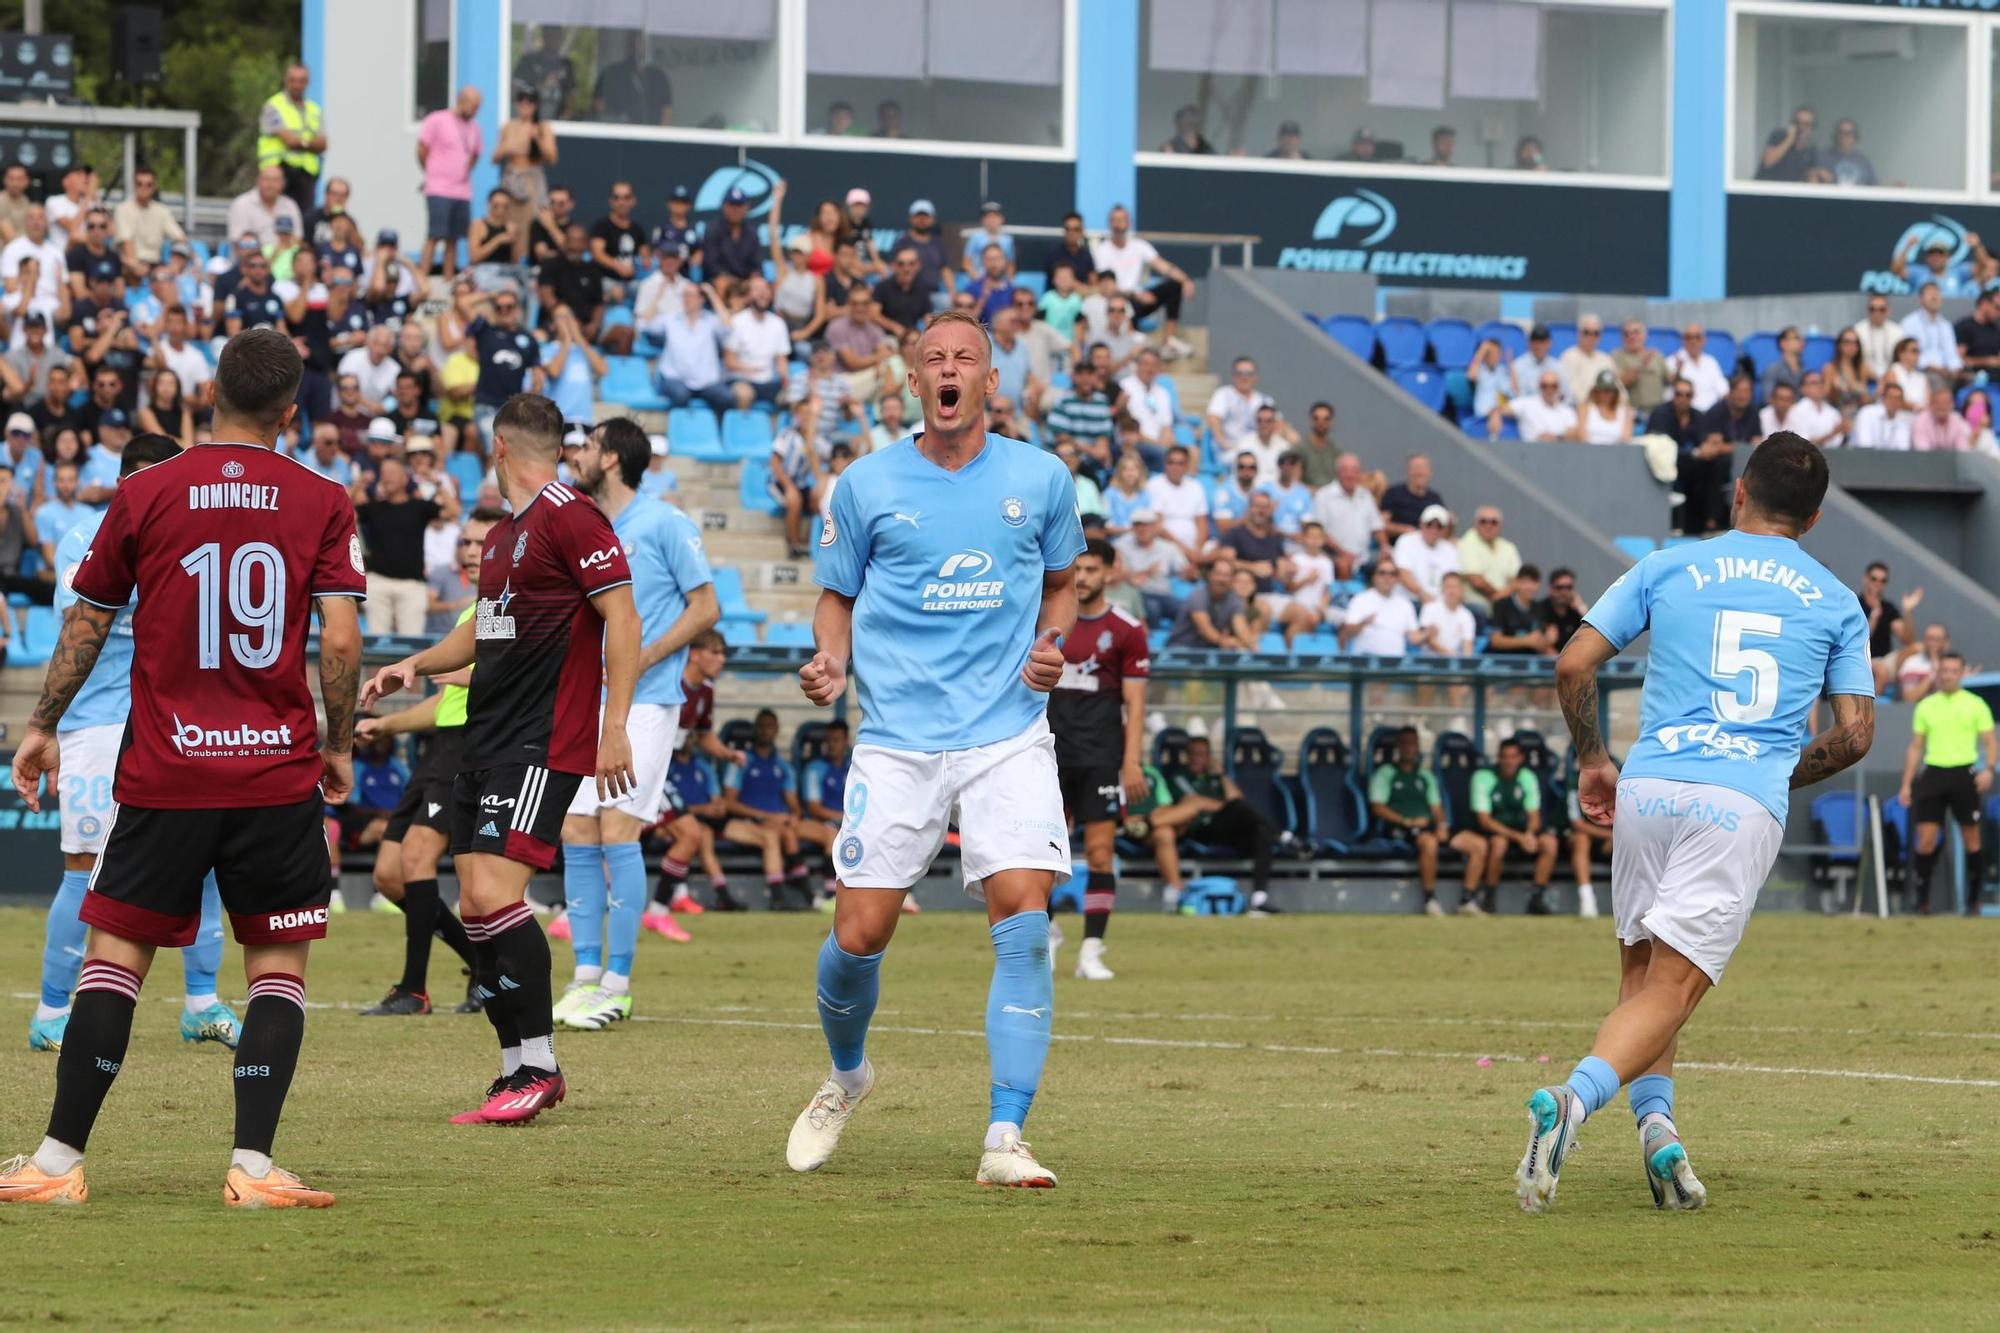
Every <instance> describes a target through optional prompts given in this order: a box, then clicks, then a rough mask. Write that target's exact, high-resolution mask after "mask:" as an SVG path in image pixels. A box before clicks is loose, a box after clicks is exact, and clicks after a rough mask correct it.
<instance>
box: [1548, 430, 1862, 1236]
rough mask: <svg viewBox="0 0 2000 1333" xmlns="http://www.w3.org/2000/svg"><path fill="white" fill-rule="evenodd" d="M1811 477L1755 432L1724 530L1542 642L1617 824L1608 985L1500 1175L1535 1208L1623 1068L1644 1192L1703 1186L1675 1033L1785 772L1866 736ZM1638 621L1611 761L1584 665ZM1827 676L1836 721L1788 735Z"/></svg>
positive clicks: (1590, 790) (1796, 779) (1730, 933)
mask: <svg viewBox="0 0 2000 1333" xmlns="http://www.w3.org/2000/svg"><path fill="white" fill-rule="evenodd" d="M1826 485H1827V471H1826V459H1825V457H1824V456H1822V455H1821V453H1820V451H1819V450H1818V449H1817V448H1816V447H1815V446H1813V445H1812V444H1811V443H1810V442H1808V441H1807V440H1805V439H1804V438H1802V437H1800V436H1798V435H1795V434H1793V433H1792V432H1791V431H1779V432H1777V433H1776V434H1774V435H1771V436H1769V437H1768V438H1766V439H1765V441H1764V442H1763V443H1762V444H1761V445H1759V446H1758V447H1757V451H1756V452H1755V453H1753V454H1752V455H1751V456H1750V461H1749V462H1748V463H1747V464H1745V465H1744V468H1743V475H1742V476H1741V477H1739V478H1738V479H1737V482H1736V497H1735V504H1734V506H1733V509H1732V514H1731V519H1732V525H1733V527H1734V531H1732V532H1728V533H1725V534H1723V535H1722V536H1719V537H1714V538H1711V539H1710V540H1708V541H1705V542H1703V543H1701V544H1700V545H1699V546H1677V547H1673V548H1671V549H1668V550H1663V551H1656V552H1654V553H1653V554H1652V555H1649V556H1646V557H1645V558H1644V559H1642V560H1640V561H1639V563H1638V564H1636V565H1634V566H1633V567H1632V568H1631V569H1628V570H1626V571H1625V574H1624V576H1623V577H1621V578H1620V579H1619V580H1618V581H1617V582H1616V583H1614V584H1612V585H1611V587H1610V589H1609V590H1607V591H1606V592H1605V594H1604V596H1603V597H1601V598H1599V599H1598V602H1597V604H1596V605H1595V606H1593V607H1592V608H1591V609H1590V612H1589V614H1588V615H1587V616H1585V618H1584V623H1583V625H1582V626H1581V627H1579V628H1578V630H1577V631H1576V634H1575V636H1574V637H1572V638H1571V639H1570V641H1569V644H1568V646H1567V647H1565V648H1564V649H1563V653H1562V656H1561V658H1559V659H1558V660H1557V662H1556V692H1557V695H1558V696H1559V697H1560V699H1561V701H1562V710H1563V717H1564V718H1565V719H1566V720H1567V721H1568V723H1569V730H1570V735H1571V737H1572V738H1573V739H1574V740H1575V741H1576V755H1577V764H1578V770H1577V802H1578V804H1579V806H1580V807H1581V808H1582V810H1583V813H1584V814H1585V815H1587V816H1589V817H1590V818H1591V819H1593V820H1595V821H1596V822H1597V823H1600V824H1603V823H1607V822H1609V823H1611V825H1612V827H1613V829H1614V830H1615V837H1614V841H1613V844H1612V852H1611V910H1612V915H1613V916H1614V917H1615V918H1616V920H1617V923H1618V939H1619V947H1620V954H1619V962H1620V979H1619V996H1620V999H1619V1004H1618V1007H1617V1008H1615V1009H1613V1010H1612V1011H1611V1015H1610V1017H1608V1018H1606V1019H1605V1020H1604V1023H1603V1025H1602V1026H1601V1027H1599V1028H1598V1030H1597V1040H1596V1041H1595V1042H1594V1043H1593V1044H1592V1046H1591V1049H1590V1054H1589V1055H1587V1056H1585V1057H1584V1058H1583V1059H1582V1060H1581V1061H1579V1062H1578V1064H1577V1066H1576V1068H1575V1070H1573V1071H1572V1072H1571V1074H1570V1076H1569V1081H1568V1082H1567V1083H1564V1084H1562V1085H1561V1086H1559V1087H1548V1088H1541V1089H1539V1090H1537V1091H1536V1092H1535V1094H1534V1095H1533V1096H1532V1097H1530V1098H1529V1099H1528V1120H1529V1123H1530V1126H1531V1128H1530V1131H1529V1134H1528V1150H1527V1152H1526V1154H1525V1155H1523V1157H1522V1159H1521V1165H1520V1169H1519V1170H1518V1171H1517V1172H1516V1173H1515V1184H1516V1188H1517V1193H1518V1195H1519V1198H1520V1202H1521V1207H1522V1208H1524V1209H1526V1210H1528V1211H1530V1212H1538V1211H1540V1210H1542V1209H1544V1208H1547V1207H1548V1206H1549V1205H1550V1204H1551V1203H1553V1202H1554V1201H1555V1194H1556V1176H1557V1173H1558V1172H1559V1171H1561V1170H1562V1165H1563V1158H1564V1157H1565V1156H1566V1155H1567V1154H1568V1152H1569V1149H1570V1147H1571V1145H1572V1144H1573V1143H1574V1141H1575V1138H1576V1132H1577V1130H1578V1128H1579V1127H1580V1126H1581V1125H1582V1124H1583V1122H1584V1119H1585V1117H1587V1116H1589V1115H1591V1114H1594V1113H1595V1112H1596V1111H1597V1110H1598V1109H1599V1108H1601V1107H1602V1106H1604V1105H1605V1104H1606V1103H1607V1102H1609V1101H1610V1100H1611V1099H1612V1097H1613V1096H1615V1095H1616V1094H1617V1092H1618V1089H1619V1087H1620V1086H1621V1085H1623V1084H1626V1083H1630V1084H1631V1088H1632V1092H1631V1100H1632V1114H1633V1117H1634V1118H1635V1119H1636V1120H1637V1121H1638V1124H1639V1143H1640V1151H1641V1155H1642V1157H1643V1159H1644V1164H1645V1173H1646V1184H1647V1185H1648V1187H1650V1189H1651V1190H1652V1194H1653V1202H1654V1205H1655V1206H1656V1207H1662V1208H1699V1207H1701V1206H1702V1204H1703V1203H1704V1202H1706V1200H1707V1197H1708V1195H1707V1191H1706V1190H1705V1189H1704V1188H1703V1187H1702V1184H1701V1182H1700V1181H1699V1180H1697V1179H1696V1178H1695V1174H1694V1170H1693V1168H1692V1167H1690V1166H1689V1165H1688V1159H1687V1151H1686V1149H1684V1148H1683V1147H1682V1145H1681V1142H1680V1136H1679V1134H1678V1133H1677V1132H1676V1131H1675V1129H1674V1120H1673V1115H1674V1084H1673V1060H1674V1046H1675V1043H1676V1041H1677V1040H1678V1037H1679V1033H1680V1030H1681V1027H1682V1025H1684V1024H1685V1023H1686V1022H1687V1020H1688V1018H1689V1017H1690V1016H1691V1015H1692V1014H1693V1013H1694V1009H1695V1006H1696V1005H1697V1004H1699V1003H1700V1002H1701V997H1702V996H1703V995H1705V994H1707V992H1708V989H1709V987H1711V986H1713V985H1715V984H1716V983H1718V982H1720V981H1721V980H1722V970H1723V968H1724V967H1725V966H1726V965H1727V964H1728V962H1729V956H1730V955H1731V954H1732V953H1734V952H1735V950H1736V945H1737V943H1738V942H1739V941H1740V940H1741V939H1742V938H1743V929H1744V927H1745V926H1746V925H1747V924H1748V923H1749V920H1750V911H1751V909H1752V908H1753V907H1754V906H1755V905H1756V902H1757V891H1758V889H1759V888H1761V887H1762V886H1763V883H1764V878H1765V876H1766V875H1768V874H1769V873H1770V870H1771V863H1772V862H1773V860H1775V859H1776V857H1777V854H1778V844H1779V843H1780V842H1781V841H1783V838H1784V821H1785V813H1786V809H1787V807H1788V804H1789V801H1788V796H1789V792H1790V790H1791V789H1792V788H1796V787H1805V786H1809V785H1811V784H1812V783H1815V782H1818V781H1820V780H1821V779H1823V778H1827V777H1831V776H1832V775H1833V774H1835V773H1838V772H1840V771H1841V770H1842V769H1844V768H1846V767H1848V766H1849V765H1850V764H1853V763H1855V762H1856V761H1857V760H1859V759H1860V758H1861V757H1862V756H1863V755H1865V754H1867V753H1868V746H1869V744H1870V742H1871V741H1873V739H1874V736H1875V677H1874V673H1873V671H1872V669H1871V668H1870V665H1869V661H1868V619H1867V617H1866V616H1864V615H1863V614H1862V612H1861V604H1860V603H1859V602H1858V601H1857V600H1856V599H1855V596H1854V594H1853V593H1852V592H1850V591H1848V590H1847V588H1845V587H1844V586H1842V585H1841V583H1840V582H1839V580H1837V579H1835V578H1834V577H1833V575H1832V574H1831V573H1829V572H1828V571H1827V569H1826V567H1825V566H1824V565H1822V564H1820V563H1819V561H1817V560H1815V559H1813V558H1812V557H1811V556H1810V555H1807V554H1806V553H1805V551H1803V550H1802V549H1800V547H1799V542H1798V539H1799V537H1800V536H1801V535H1802V534H1803V533H1805V532H1807V531H1809V530H1810V529H1811V528H1812V526H1813V524H1814V523H1816V522H1818V521H1819V506H1820V501H1821V500H1822V499H1823V498H1824V497H1825V495H1826ZM1649 629H1650V630H1651V631H1652V641H1651V642H1652V648H1651V652H1650V653H1649V655H1648V657H1647V662H1646V687H1645V694H1644V696H1643V700H1642V702H1641V704H1640V712H1639V739H1638V741H1637V742H1636V743H1635V744H1634V745H1633V747H1632V750H1631V753H1630V754H1629V755H1627V756H1626V760H1625V770H1624V773H1623V775H1622V776H1621V775H1620V773H1619V770H1618V765H1617V764H1615V763H1613V762H1612V760H1611V757H1610V755H1609V754H1608V753H1607V752H1606V751H1605V748H1604V737H1603V735H1602V734H1601V733H1600V731H1599V729H1598V717H1597V670H1598V668H1599V667H1601V666H1602V665H1604V663H1606V662H1608V661H1610V660H1611V659H1612V658H1614V657H1616V656H1617V655H1618V653H1619V651H1620V650H1621V649H1622V648H1624V646H1625V645H1626V644H1628V643H1630V642H1631V641H1632V640H1633V639H1635V638H1637V637H1638V636H1639V635H1640V634H1641V633H1643V632H1645V631H1647V630H1649ZM1822 692H1824V693H1826V694H1828V695H1831V696H1832V703H1833V725H1832V726H1831V727H1830V728H1828V729H1827V730H1826V731H1823V732H1821V733H1820V734H1819V735H1817V736H1814V737H1813V738H1812V739H1811V740H1810V741H1807V742H1806V743H1805V751H1804V754H1803V755H1801V753H1800V742H1801V741H1802V740H1803V739H1804V736H1805V728H1806V717H1807V713H1808V712H1809V711H1810V709H1811V708H1812V706H1813V701H1814V700H1815V699H1817V698H1818V697H1819V696H1820V694H1821V693H1822ZM1614 807H1615V815H1614Z"/></svg>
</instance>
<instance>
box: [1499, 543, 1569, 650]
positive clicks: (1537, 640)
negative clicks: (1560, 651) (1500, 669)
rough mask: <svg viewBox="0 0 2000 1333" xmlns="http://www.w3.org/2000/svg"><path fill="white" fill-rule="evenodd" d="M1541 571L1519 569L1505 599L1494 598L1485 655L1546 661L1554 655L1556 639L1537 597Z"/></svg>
mask: <svg viewBox="0 0 2000 1333" xmlns="http://www.w3.org/2000/svg"><path fill="white" fill-rule="evenodd" d="M1541 589H1542V571H1541V570H1540V569H1539V568H1538V567H1536V566H1534V565H1522V566H1521V567H1520V568H1519V569H1517V570H1515V571H1514V579H1513V582H1512V584H1511V585H1510V587H1509V589H1508V592H1507V595H1506V596H1504V597H1498V598H1495V599H1494V601H1493V610H1492V612H1491V614H1489V615H1488V617H1487V637H1486V651H1487V652H1489V653H1503V654H1511V655H1514V656H1520V657H1549V656H1553V655H1554V653H1555V635H1554V632H1553V631H1552V630H1551V629H1550V627H1549V624H1548V622H1547V621H1546V620H1545V619H1544V618H1543V616H1542V603H1541V600H1540V596H1539V594H1540V593H1541Z"/></svg>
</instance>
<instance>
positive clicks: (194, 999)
mask: <svg viewBox="0 0 2000 1333" xmlns="http://www.w3.org/2000/svg"><path fill="white" fill-rule="evenodd" d="M181 1003H182V1004H184V1005H186V1006H187V1011H188V1012H189V1013H191V1014H198V1013H200V1012H201V1011H202V1010H204V1009H206V1008H208V1006H210V1005H211V1004H220V1003H221V1001H220V1000H218V999H216V997H215V992H214V991H210V992H209V993H208V994H206V995H190V996H188V997H187V998H186V999H185V1000H183V1001H181Z"/></svg>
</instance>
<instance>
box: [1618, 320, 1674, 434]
mask: <svg viewBox="0 0 2000 1333" xmlns="http://www.w3.org/2000/svg"><path fill="white" fill-rule="evenodd" d="M1619 338H1620V340H1621V341H1620V344H1619V347H1618V350H1617V351H1615V352H1613V353H1612V354H1611V364H1612V365H1613V366H1615V367H1616V368H1617V371H1618V383H1619V386H1620V387H1621V388H1622V389H1623V390H1624V394H1625V397H1626V399H1627V400H1628V401H1629V402H1630V403H1631V405H1632V415H1634V416H1644V415H1645V414H1646V413H1648V412H1651V411H1652V410H1653V409H1654V408H1656V407H1658V406H1659V405H1660V403H1661V402H1662V401H1663V400H1664V399H1665V398H1666V396H1667V377H1668V374H1667V359H1666V358H1665V357H1663V356H1661V355H1660V353H1659V352H1658V350H1657V349H1655V348H1653V347H1651V346H1649V345H1648V344H1647V342H1646V326H1645V324H1643V323H1642V322H1640V321H1639V320H1636V319H1628V320H1626V321H1625V322H1624V323H1623V324H1621V325H1620V326H1619Z"/></svg>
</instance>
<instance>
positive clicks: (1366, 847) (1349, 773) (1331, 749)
mask: <svg viewBox="0 0 2000 1333" xmlns="http://www.w3.org/2000/svg"><path fill="white" fill-rule="evenodd" d="M1299 787H1300V790H1301V791H1302V792H1303V794H1304V800H1303V801H1302V802H1301V804H1302V806H1303V809H1304V822H1305V829H1304V830H1303V831H1304V833H1305V835H1306V836H1307V837H1308V838H1310V839H1312V841H1313V844H1314V845H1315V846H1316V847H1318V848H1320V849H1321V850H1323V851H1328V852H1332V853H1333V854H1334V855H1335V856H1387V855H1390V854H1391V853H1392V852H1394V850H1395V847H1394V845H1393V844H1391V843H1389V842H1387V841H1384V840H1382V839H1379V838H1371V837H1369V836H1368V817H1367V811H1366V809H1365V808H1364V803H1363V801H1362V797H1361V789H1360V787H1359V785H1358V784H1357V782H1356V781H1355V774H1354V765H1353V762H1352V760H1351V758H1350V757H1349V755H1348V753H1347V746H1346V745H1345V744H1343V743H1342V741H1341V739H1340V733H1339V732H1337V731H1335V730H1334V729H1333V728H1332V727H1315V728H1313V730H1311V731H1309V732H1307V733H1306V738H1305V740H1304V741H1302V742H1300V744H1299Z"/></svg>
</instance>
